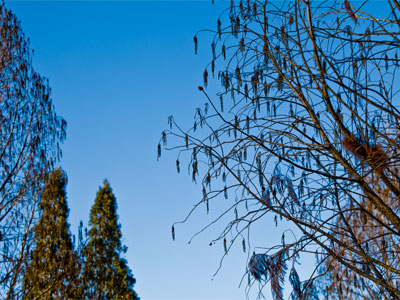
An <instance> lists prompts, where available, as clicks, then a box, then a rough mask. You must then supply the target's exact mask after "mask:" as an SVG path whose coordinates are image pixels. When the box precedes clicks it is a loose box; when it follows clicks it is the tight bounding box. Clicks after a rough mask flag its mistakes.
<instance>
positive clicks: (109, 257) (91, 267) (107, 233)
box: [83, 181, 139, 300]
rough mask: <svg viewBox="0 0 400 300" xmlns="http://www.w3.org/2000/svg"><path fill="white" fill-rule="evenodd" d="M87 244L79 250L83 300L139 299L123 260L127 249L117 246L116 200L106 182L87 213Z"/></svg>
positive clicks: (125, 262) (118, 241)
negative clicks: (81, 256) (82, 258)
mask: <svg viewBox="0 0 400 300" xmlns="http://www.w3.org/2000/svg"><path fill="white" fill-rule="evenodd" d="M89 225H90V230H89V233H88V241H87V244H86V246H85V247H84V249H83V256H84V259H85V268H84V274H83V280H84V282H85V296H86V298H87V299H96V300H102V299H129V300H136V299H139V297H138V296H137V294H136V292H135V291H134V290H133V286H134V284H135V282H136V280H135V278H134V277H133V275H132V272H131V270H130V269H129V267H128V265H127V261H126V259H124V258H123V257H122V256H123V254H124V253H126V250H127V247H126V246H123V245H122V244H121V237H122V233H121V225H120V224H118V215H117V200H116V198H115V196H114V194H113V193H112V189H111V187H110V185H109V183H108V182H107V181H104V186H103V187H101V188H100V190H99V191H98V192H97V196H96V199H95V202H94V205H93V207H92V209H91V211H90V221H89Z"/></svg>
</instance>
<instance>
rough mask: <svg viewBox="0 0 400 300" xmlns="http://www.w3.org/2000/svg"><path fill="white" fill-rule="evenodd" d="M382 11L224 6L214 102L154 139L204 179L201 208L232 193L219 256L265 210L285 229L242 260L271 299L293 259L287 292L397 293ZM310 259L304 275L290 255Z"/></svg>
mask: <svg viewBox="0 0 400 300" xmlns="http://www.w3.org/2000/svg"><path fill="white" fill-rule="evenodd" d="M379 5H380V8H381V13H384V14H385V15H383V16H379V15H378V14H377V12H376V11H374V8H373V7H371V5H370V4H369V3H368V1H365V2H362V3H360V2H357V4H354V3H353V4H352V3H350V2H348V1H347V0H345V1H308V0H295V1H276V2H273V1H271V2H270V1H259V0H244V1H243V0H241V1H238V2H237V1H232V2H231V5H230V7H229V8H227V9H226V10H225V11H224V12H223V13H222V14H221V17H220V19H219V20H218V21H217V29H216V30H215V31H214V36H213V39H212V42H211V50H212V60H211V62H210V63H209V64H208V65H207V67H206V70H205V71H204V74H203V78H204V86H203V87H199V90H200V91H202V92H203V93H204V95H205V97H206V99H207V101H208V102H207V103H206V104H205V107H204V109H200V108H198V109H197V111H196V116H195V123H194V126H193V128H191V129H190V130H188V131H186V130H183V129H181V128H180V127H179V126H178V124H177V123H176V122H175V121H174V119H173V117H170V118H169V120H168V122H169V125H170V129H169V130H166V131H164V132H163V133H162V137H161V141H160V143H161V142H163V143H164V144H166V140H167V136H169V137H170V138H172V140H173V143H174V144H173V145H172V146H169V147H167V146H165V147H166V148H167V149H171V148H172V149H175V150H177V151H179V155H178V159H177V161H176V165H177V169H178V172H179V170H180V165H181V163H180V159H181V156H184V155H185V154H186V153H188V156H189V165H188V167H189V170H190V173H191V176H192V178H193V181H195V182H196V181H198V180H199V178H201V184H202V185H203V197H202V199H201V201H200V202H199V203H198V204H197V206H196V208H198V207H200V206H202V205H204V206H205V207H206V209H207V211H208V209H209V206H211V204H210V203H211V202H212V201H218V199H219V198H220V196H222V195H224V196H225V197H226V198H230V199H232V195H234V197H233V198H235V197H237V201H235V202H233V201H232V202H230V206H229V207H227V211H229V210H232V211H234V212H235V218H234V219H233V220H232V221H231V222H230V223H229V224H227V227H226V230H225V231H224V232H223V233H222V234H221V236H220V237H219V239H220V240H221V241H223V243H224V246H225V248H226V249H227V250H229V248H230V246H231V245H232V243H234V241H235V240H236V239H238V238H239V237H241V236H245V235H244V234H243V233H245V232H246V231H247V230H249V228H250V226H251V225H252V224H253V223H254V222H255V221H257V220H258V219H260V218H263V217H264V216H267V215H270V216H273V217H274V218H275V221H276V223H277V224H278V223H279V221H280V220H282V219H283V220H287V221H289V222H290V223H291V224H292V225H293V227H294V228H295V229H293V234H294V235H293V236H288V235H286V236H285V234H284V233H283V234H282V243H281V244H280V245H275V246H273V247H269V248H265V249H266V250H265V251H262V252H260V251H258V252H257V253H253V254H252V256H251V258H250V260H249V263H248V273H249V274H251V275H252V276H251V277H250V281H249V286H251V285H253V284H254V282H256V281H259V282H260V283H261V284H260V286H261V287H263V286H264V285H265V283H266V282H268V281H269V282H270V284H271V288H272V294H273V297H274V299H283V283H284V281H285V278H287V277H286V276H287V274H286V273H287V268H288V265H289V264H290V265H291V266H292V268H291V270H290V273H289V274H288V277H289V278H288V279H289V281H290V283H291V284H292V294H291V295H292V297H293V298H294V299H314V298H317V297H318V294H321V293H323V294H325V295H326V297H327V299H335V298H338V299H345V298H344V297H343V295H344V294H345V293H347V292H348V295H350V296H348V299H350V298H351V299H355V298H360V299H362V298H365V299H371V298H373V299H399V298H400V289H399V275H400V268H399V263H400V261H399V254H400V253H399V249H398V245H399V233H400V215H399V205H398V197H399V196H400V178H399V167H400V165H399V152H400V146H399V145H400V144H399V142H400V140H399V129H400V123H399V121H400V111H399V105H400V101H399V94H398V93H399V82H398V78H399V76H398V73H397V72H398V71H399V66H400V64H399V63H400V62H399V59H398V52H399V46H400V39H399V36H400V30H399V29H400V3H399V1H397V0H388V1H386V2H383V1H382V2H379ZM194 43H195V51H196V52H197V50H198V44H200V42H199V41H198V35H196V36H195V37H194ZM218 68H220V69H219V70H218ZM211 74H212V76H214V75H215V76H217V77H218V79H219V80H220V81H221V85H222V90H221V92H220V93H218V94H217V95H216V96H212V95H209V94H208V93H207V92H206V87H207V84H208V81H209V77H210V75H211ZM161 150H162V146H161V144H160V145H159V146H158V153H159V155H161ZM203 166H204V167H203ZM228 233H232V234H233V236H234V238H233V239H230V238H229V237H230V236H231V234H228ZM173 234H175V228H174V227H173ZM243 242H244V243H245V241H243ZM258 246H260V245H258ZM247 251H250V253H251V252H253V250H252V249H248V250H247ZM310 253H311V254H314V255H315V256H316V263H317V264H316V268H315V272H314V273H313V274H312V275H311V277H310V278H307V279H305V278H303V280H300V278H299V275H298V274H297V271H296V270H295V268H294V265H295V262H296V261H298V260H299V259H300V257H303V256H304V255H306V254H310ZM342 273H343V274H346V277H341V276H342ZM332 278H336V279H335V280H336V282H335V283H331V282H330V281H329V280H330V279H332ZM331 284H333V285H331ZM342 288H343V289H344V293H342V292H341V289H342Z"/></svg>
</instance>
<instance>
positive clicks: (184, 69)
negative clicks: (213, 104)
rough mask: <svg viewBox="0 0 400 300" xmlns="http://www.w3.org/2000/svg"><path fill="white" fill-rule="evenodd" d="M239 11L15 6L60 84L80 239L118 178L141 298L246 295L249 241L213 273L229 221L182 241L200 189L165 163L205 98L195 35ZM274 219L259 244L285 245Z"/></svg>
mask: <svg viewBox="0 0 400 300" xmlns="http://www.w3.org/2000/svg"><path fill="white" fill-rule="evenodd" d="M228 4H229V3H228V2H224V1H222V2H219V3H217V4H215V5H214V6H212V5H211V1H202V2H192V1H179V2H170V1H162V2H138V1H132V2H128V1H124V2H105V1H102V2H96V1H89V2H81V1H70V2H62V1H46V2H38V1H27V2H23V1H8V2H6V6H7V7H9V8H11V9H12V10H13V12H14V13H15V14H16V15H17V17H18V18H19V20H21V22H22V28H23V29H24V31H25V33H26V36H27V37H29V38H30V41H31V46H32V48H33V49H34V50H35V55H34V60H33V61H34V65H35V67H36V69H37V70H38V71H39V72H40V73H41V74H42V75H44V76H46V77H48V78H49V80H50V85H51V87H52V98H53V101H54V103H55V106H56V111H57V112H58V114H59V115H61V116H63V117H64V118H65V119H66V120H67V122H68V129H67V140H66V142H65V144H64V146H63V153H64V155H63V158H62V160H61V162H60V165H61V167H62V168H63V169H64V170H65V171H66V172H67V174H68V178H69V184H68V189H67V191H68V201H69V207H70V219H69V221H70V223H71V230H72V232H73V233H76V231H77V226H78V224H79V221H80V220H83V221H84V223H85V224H86V223H87V220H88V215H89V210H90V207H91V205H92V204H93V201H94V198H95V195H96V191H97V190H98V188H99V186H100V185H101V184H102V181H103V180H104V179H105V178H107V179H108V180H109V182H110V184H111V186H112V187H113V190H114V193H115V194H116V196H117V199H118V204H119V210H118V212H119V215H120V223H121V224H122V231H123V236H124V243H125V244H126V245H127V246H128V253H127V259H128V262H129V265H130V267H131V269H132V271H133V273H134V275H135V277H136V279H137V284H136V286H135V289H136V291H137V292H138V294H139V296H141V297H142V299H153V300H156V299H187V300H189V299H244V298H245V296H246V295H245V289H244V286H245V284H246V281H247V278H246V279H245V281H244V284H243V285H242V287H241V288H239V284H240V281H241V279H242V276H243V275H244V273H245V269H246V261H247V255H248V254H246V253H243V252H242V250H241V245H240V243H238V245H236V246H235V247H233V249H232V251H231V252H230V253H229V255H228V256H227V257H226V259H225V260H224V263H223V266H222V268H221V270H220V271H219V272H218V274H217V275H216V276H215V277H213V274H214V273H215V271H216V270H217V269H218V267H219V264H220V259H221V257H222V255H223V246H222V244H215V245H213V246H212V247H210V246H209V242H210V241H211V240H212V239H213V238H215V237H217V236H218V234H219V233H220V232H221V230H222V229H223V228H224V225H225V224H226V222H227V221H228V220H229V218H225V219H222V220H221V222H219V223H217V224H216V225H215V226H213V227H212V228H211V229H210V230H208V231H206V232H205V233H203V234H201V235H200V236H198V237H197V238H196V239H195V240H194V241H193V242H192V243H191V244H188V240H189V239H190V237H191V236H192V235H193V234H195V233H196V232H197V231H199V230H200V229H202V228H203V227H204V226H205V225H207V224H208V223H209V222H210V221H211V220H212V218H213V217H215V216H216V215H217V214H218V207H217V208H216V211H212V213H211V214H210V215H209V216H207V215H206V214H205V211H204V212H203V211H199V212H198V213H196V214H195V215H194V216H193V217H192V218H191V219H190V220H189V221H188V222H187V223H186V224H183V225H180V226H178V227H177V228H176V237H177V238H176V241H175V242H173V241H172V239H171V225H172V223H174V222H175V221H179V220H181V219H183V218H184V217H185V216H186V214H187V213H188V212H189V211H190V209H191V208H192V207H193V205H194V204H195V203H196V202H197V201H198V200H199V199H200V197H201V188H200V187H199V186H196V185H194V184H193V183H192V182H191V178H190V176H187V175H186V174H185V172H182V173H181V174H176V171H175V159H176V153H174V152H169V153H163V156H162V158H161V160H160V161H159V162H157V159H156V153H157V151H156V149H157V144H158V142H159V138H160V134H161V131H162V130H164V129H166V128H167V118H168V116H169V115H171V114H173V115H174V116H175V119H176V120H177V121H178V122H179V123H180V124H182V126H183V127H184V128H189V127H190V125H192V123H193V115H194V113H195V108H196V107H199V106H202V105H203V103H204V101H205V99H204V97H202V94H201V93H199V92H198V91H197V86H198V85H200V84H202V72H203V70H204V67H205V65H206V63H207V62H208V60H209V59H210V55H211V53H210V47H209V44H210V41H209V38H210V36H208V35H207V34H203V35H201V36H200V37H199V46H200V47H199V50H200V51H199V52H200V54H199V55H198V56H195V55H194V51H193V35H194V34H195V33H196V32H197V31H198V30H200V29H205V28H215V27H216V20H217V18H218V15H219V13H220V12H221V10H222V9H223V7H226V6H227V5H228ZM207 40H208V41H207ZM203 41H204V42H203ZM272 224H273V222H272V220H264V221H262V222H260V223H259V224H258V225H257V226H258V227H257V226H256V227H255V228H254V231H252V232H253V235H254V236H255V237H256V242H255V243H254V245H263V246H265V245H274V244H275V242H276V243H279V240H280V236H278V235H276V236H275V234H274V226H273V225H272ZM257 240H258V241H257ZM265 295H266V296H267V297H268V293H265ZM250 298H252V299H254V298H255V297H254V293H253V294H251V295H250Z"/></svg>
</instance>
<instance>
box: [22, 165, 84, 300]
mask: <svg viewBox="0 0 400 300" xmlns="http://www.w3.org/2000/svg"><path fill="white" fill-rule="evenodd" d="M66 184H67V178H66V175H65V173H64V172H63V171H62V170H60V169H56V170H55V171H54V172H53V173H51V175H50V179H49V181H48V183H47V185H46V187H45V189H44V191H43V194H42V199H41V202H40V209H41V217H40V220H39V222H38V223H37V224H36V225H35V227H34V242H35V244H36V246H35V248H34V250H33V252H32V253H31V257H30V261H29V263H28V266H27V270H26V273H25V275H24V278H23V294H24V299H76V298H78V297H79V295H77V294H76V278H77V277H78V274H79V265H78V264H77V255H76V253H75V252H74V249H73V243H72V241H71V235H70V231H69V224H68V222H67V218H68V214H69V210H68V206H67V199H66V191H65V189H66Z"/></svg>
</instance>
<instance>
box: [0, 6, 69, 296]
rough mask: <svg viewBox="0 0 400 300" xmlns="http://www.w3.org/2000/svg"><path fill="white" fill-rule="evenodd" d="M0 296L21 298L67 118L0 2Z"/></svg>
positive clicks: (15, 24) (23, 37) (24, 39)
mask: <svg viewBox="0 0 400 300" xmlns="http://www.w3.org/2000/svg"><path fill="white" fill-rule="evenodd" d="M0 43H1V48H0V85H1V89H0V297H1V298H2V299H17V298H18V297H19V296H20V288H21V275H23V272H24V268H25V262H26V260H27V258H28V255H27V254H28V253H29V249H30V244H31V240H32V227H33V226H32V225H33V222H34V220H35V218H36V217H37V210H36V209H37V204H38V197H39V196H40V193H41V191H42V188H43V186H44V181H45V180H46V178H47V177H48V174H49V172H50V171H51V170H52V169H53V167H54V163H55V162H56V161H57V160H58V159H59V157H60V155H61V150H60V143H61V142H62V141H63V140H64V138H65V129H66V122H65V121H64V120H63V119H62V118H59V117H58V116H57V115H56V114H55V112H54V106H53V104H52V101H51V98H50V88H49V85H48V81H47V80H46V79H45V78H43V77H42V76H40V75H39V74H38V73H37V72H35V70H34V69H33V67H32V51H31V50H30V49H29V44H28V41H27V40H26V38H25V36H24V34H23V32H22V29H21V27H20V23H19V21H18V20H17V19H16V17H15V16H14V15H13V13H12V12H11V11H10V10H7V9H6V8H5V7H4V4H1V5H0Z"/></svg>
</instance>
